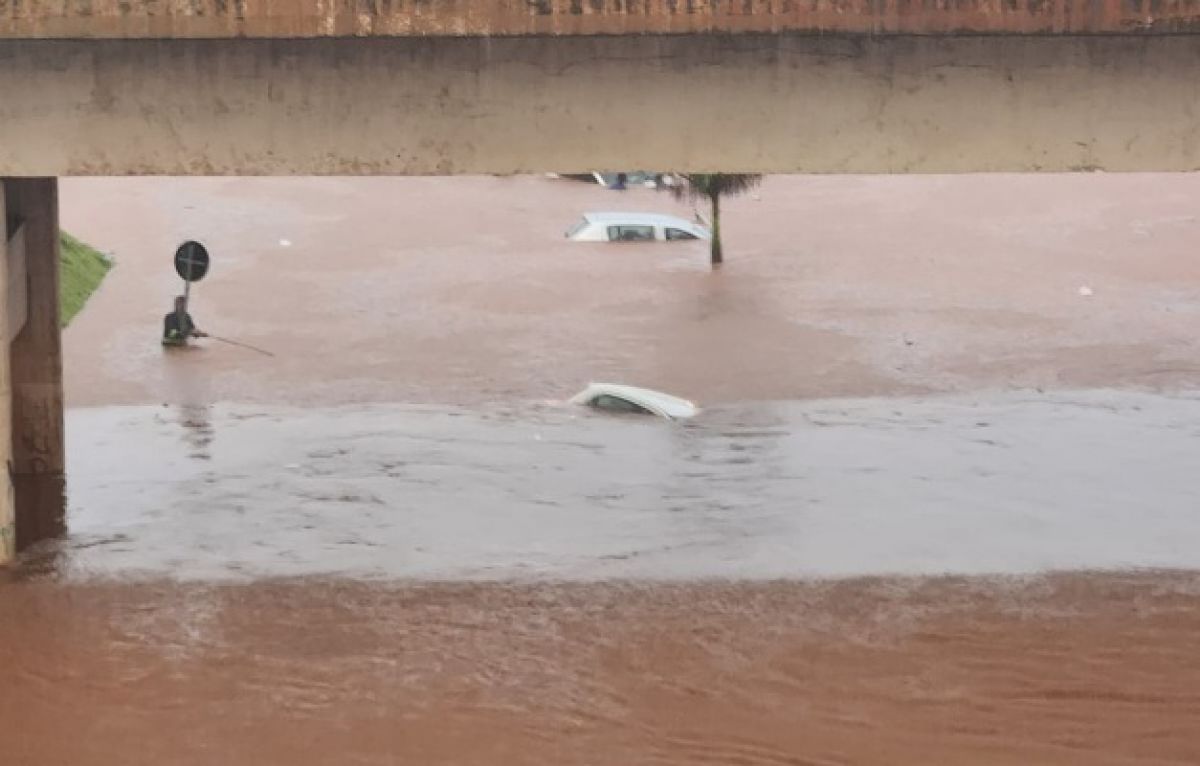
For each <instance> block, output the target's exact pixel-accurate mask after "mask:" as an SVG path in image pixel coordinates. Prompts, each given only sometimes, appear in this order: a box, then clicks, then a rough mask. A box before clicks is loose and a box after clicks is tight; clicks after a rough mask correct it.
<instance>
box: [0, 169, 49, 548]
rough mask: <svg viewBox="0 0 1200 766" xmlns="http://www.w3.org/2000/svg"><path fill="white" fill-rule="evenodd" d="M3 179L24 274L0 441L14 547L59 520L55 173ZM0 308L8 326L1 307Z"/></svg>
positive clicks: (39, 535) (43, 534)
mask: <svg viewBox="0 0 1200 766" xmlns="http://www.w3.org/2000/svg"><path fill="white" fill-rule="evenodd" d="M4 186H5V190H6V195H5V196H6V205H5V207H6V210H7V216H6V218H7V221H8V224H7V225H8V228H9V230H10V231H14V232H15V231H16V230H17V228H18V227H19V228H20V230H21V232H22V236H23V244H24V254H25V264H24V265H25V279H26V280H27V281H26V318H25V325H24V327H22V328H21V330H20V332H18V333H17V334H16V335H15V337H14V338H13V341H12V344H11V345H10V347H9V354H8V360H7V361H8V368H9V369H8V373H9V380H10V386H11V420H10V423H11V437H12V438H11V439H8V440H3V441H6V442H8V443H7V444H6V445H5V447H6V448H8V449H10V450H11V464H10V465H11V481H12V486H13V497H14V499H15V524H16V538H15V541H14V544H15V548H16V550H20V549H22V548H25V547H26V546H28V545H30V544H31V543H34V542H37V541H38V540H42V539H44V538H46V537H51V536H53V535H57V534H59V533H61V532H62V530H63V527H64V517H65V496H64V470H65V449H64V446H65V443H64V434H63V384H62V335H61V331H60V329H59V306H58V303H59V285H58V280H59V276H58V271H59V257H60V254H59V232H58V180H57V179H56V178H8V179H5V181H4ZM5 260H6V261H7V259H5ZM5 271H7V268H6V269H5ZM7 294H8V293H7V289H6V290H5V292H4V295H6V296H7ZM0 313H4V314H5V320H4V322H5V324H6V325H7V323H8V318H7V313H8V312H7V310H6V311H4V312H0ZM0 422H2V421H0ZM0 436H2V435H0ZM0 454H2V453H0ZM2 489H3V487H0V490H2Z"/></svg>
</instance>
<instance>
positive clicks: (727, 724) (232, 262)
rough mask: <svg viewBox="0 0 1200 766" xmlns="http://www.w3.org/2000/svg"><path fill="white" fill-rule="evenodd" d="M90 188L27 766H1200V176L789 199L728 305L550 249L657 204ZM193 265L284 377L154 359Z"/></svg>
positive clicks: (0, 736) (3, 618)
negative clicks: (648, 399)
mask: <svg viewBox="0 0 1200 766" xmlns="http://www.w3.org/2000/svg"><path fill="white" fill-rule="evenodd" d="M63 192H64V193H63V216H64V223H65V225H67V226H68V227H69V228H71V229H72V230H74V231H75V233H77V234H80V235H81V236H83V237H85V238H87V239H89V240H90V241H92V242H94V243H96V244H98V245H99V246H101V247H102V248H105V249H111V250H112V251H114V253H115V255H116V258H117V260H118V264H119V265H118V268H117V269H115V270H114V271H113V273H112V276H111V277H110V278H109V281H108V282H107V283H106V285H105V286H104V288H103V289H102V290H101V292H100V293H99V294H98V295H97V296H96V298H95V299H94V300H93V302H92V303H91V304H90V305H89V306H88V307H87V309H86V310H85V312H84V313H83V314H82V315H81V317H80V318H79V320H77V322H76V324H75V325H74V326H72V328H70V330H69V331H68V333H67V335H66V348H67V359H66V365H67V388H68V390H67V395H68V399H69V401H70V402H71V404H72V406H73V409H72V410H71V411H70V412H69V413H68V419H67V426H68V443H69V455H68V458H69V459H68V469H69V474H70V476H69V484H70V516H69V519H68V522H69V534H68V536H67V537H66V538H64V539H63V540H61V541H56V542H54V543H51V544H48V545H45V546H41V547H40V548H38V549H36V550H34V551H31V552H30V554H29V555H28V556H27V557H26V559H25V560H24V561H23V562H22V566H21V567H20V568H19V569H18V570H16V571H15V572H13V573H11V574H10V575H9V576H8V577H7V580H6V581H5V582H4V583H2V584H0V663H2V666H3V667H4V668H5V674H4V675H3V676H0V678H2V680H0V741H2V742H3V743H4V745H3V752H4V759H3V762H4V763H9V762H12V763H16V764H21V765H22V766H24V764H31V765H39V766H40V764H54V763H71V764H83V765H84V766H92V765H99V764H113V763H120V764H134V765H135V766H137V765H140V764H146V765H147V766H149V765H150V764H155V765H156V766H157V765H158V764H163V763H171V764H197V765H199V764H211V763H223V764H233V765H234V766H241V765H242V764H245V765H246V766H250V765H251V764H253V765H254V766H259V765H260V764H280V766H283V765H284V764H287V765H288V766H294V765H297V764H326V763H345V764H372V765H374V764H380V765H382V764H393V763H399V762H419V763H429V764H481V765H482V764H496V763H504V764H612V763H639V764H640V763H648V764H662V765H664V766H667V765H671V764H695V763H711V764H739V765H741V766H757V765H758V764H763V765H764V766H766V765H769V764H792V765H793V766H795V765H797V764H880V765H881V766H883V765H887V766H892V765H895V764H898V765H900V766H903V765H904V764H928V763H931V762H937V763H964V764H968V763H969V764H1029V763H1038V764H1080V765H1082V764H1088V766H1091V765H1093V764H1150V763H1159V764H1167V763H1172V764H1193V763H1197V762H1200V734H1197V732H1196V727H1195V725H1194V721H1195V720H1198V719H1200V694H1197V692H1196V689H1198V688H1200V655H1198V654H1197V652H1196V651H1195V646H1196V642H1195V636H1196V635H1197V632H1198V630H1200V561H1198V559H1200V553H1197V551H1200V516H1198V515H1197V514H1196V509H1197V508H1198V507H1200V482H1197V481H1196V480H1195V478H1194V476H1195V466H1196V464H1197V457H1198V456H1200V449H1198V447H1200V399H1198V398H1197V396H1196V394H1195V393H1194V392H1195V391H1196V390H1197V388H1198V386H1197V384H1198V383H1200V373H1198V372H1197V365H1196V364H1195V360H1196V359H1197V358H1200V310H1198V308H1197V307H1200V268H1198V267H1197V265H1196V264H1197V262H1196V260H1195V258H1194V253H1195V248H1196V244H1197V242H1198V241H1200V234H1198V231H1200V230H1198V225H1197V221H1196V217H1195V214H1194V211H1193V208H1194V200H1195V199H1197V198H1200V177H1192V176H1158V177H1147V176H1122V177H1114V176H1102V175H1088V176H1074V177H1066V178H1064V177H1049V176H1043V177H1038V178H1021V177H989V178H969V177H964V178H956V179H948V178H885V179H864V178H854V179H845V178H843V179H837V178H817V179H769V181H768V183H767V184H766V185H765V186H764V188H763V190H762V194H761V198H760V199H754V198H745V199H741V200H738V201H735V202H733V203H732V204H730V205H729V206H728V213H727V215H728V220H727V222H726V229H727V233H728V236H729V237H730V240H729V242H728V243H727V255H728V258H729V262H728V264H727V265H726V267H725V269H724V270H723V271H722V272H721V273H719V274H715V275H714V274H710V273H709V272H708V270H707V267H706V264H705V260H704V256H705V254H704V252H703V249H702V248H696V247H692V246H689V245H684V246H681V247H674V246H667V247H664V248H659V249H655V248H621V247H617V248H616V249H613V248H604V247H599V248H598V247H589V246H582V247H575V246H572V245H570V244H568V243H564V242H563V241H562V238H561V231H562V230H563V229H565V228H566V226H567V225H569V223H570V221H571V220H573V219H574V217H576V216H577V215H578V214H579V213H581V212H583V211H584V210H587V209H602V208H612V207H616V206H621V207H629V208H634V209H664V208H666V209H668V210H672V209H674V210H676V211H679V209H678V208H676V207H675V204H676V203H673V202H671V201H669V200H665V198H663V197H661V196H658V195H654V194H652V193H649V192H634V193H630V194H629V195H627V196H624V197H614V195H612V194H609V193H607V192H604V191H603V190H599V189H596V188H591V187H586V186H577V185H574V184H562V183H554V182H550V181H546V180H544V179H528V178H525V179H521V178H518V179H455V180H445V179H356V180H347V179H321V180H317V179H305V180H286V181H285V180H274V179H195V180H187V181H160V180H154V179H121V180H117V179H105V180H86V181H84V180H78V181H67V182H64V190H63ZM614 200H619V202H614ZM679 212H685V213H686V211H679ZM197 232H203V234H204V236H203V237H202V238H203V239H205V241H206V243H207V244H209V246H210V249H211V250H212V251H213V254H214V263H215V266H214V271H213V274H212V276H211V277H210V278H209V280H207V281H206V282H204V283H203V284H202V285H201V286H200V288H199V290H198V293H197V303H196V307H195V309H194V311H195V313H196V315H197V319H198V321H199V322H200V324H201V326H203V327H205V328H206V329H209V330H210V331H213V332H215V333H218V334H222V335H228V336H231V337H235V338H238V339H240V340H245V341H248V342H251V343H254V344H256V345H260V346H264V347H267V348H269V349H271V350H272V351H274V352H276V354H277V356H276V357H275V358H268V357H264V356H261V355H255V354H253V353H251V352H247V351H245V350H244V349H237V348H233V347H228V346H220V345H216V344H208V345H206V346H205V347H203V348H201V349H197V350H194V351H190V352H187V353H184V354H163V353H162V351H161V349H160V348H159V347H158V345H157V343H156V339H155V335H156V333H157V332H158V325H159V322H160V317H161V314H162V313H164V312H165V311H166V309H167V306H168V305H169V297H170V295H171V294H172V293H173V291H174V290H175V289H176V287H177V285H176V282H177V280H175V279H174V278H173V277H172V276H171V274H170V271H169V261H168V258H169V254H170V252H171V251H172V250H173V248H174V246H175V244H177V242H178V241H179V240H181V239H184V238H186V237H190V236H197ZM1081 287H1087V288H1088V290H1087V291H1085V292H1087V293H1089V294H1087V295H1083V294H1081V290H1080V288H1081ZM593 379H615V380H621V381H628V382H633V383H640V384H643V385H651V386H657V387H662V388H665V389H668V390H671V391H675V392H678V393H681V394H684V395H686V396H689V397H691V398H694V399H697V400H698V401H699V402H700V403H701V404H703V405H705V411H704V412H703V413H702V414H701V416H700V417H699V418H697V419H696V420H694V421H692V422H689V423H666V422H660V421H653V420H651V421H645V420H641V419H637V418H633V419H630V418H612V417H604V416H599V415H595V414H589V413H587V412H581V411H579V410H577V409H575V408H573V407H568V406H565V405H562V404H560V403H559V402H561V400H562V398H564V397H566V396H568V395H570V394H571V393H573V392H574V391H575V390H576V389H577V388H579V387H581V386H582V385H584V384H585V383H587V382H588V381H589V380H593Z"/></svg>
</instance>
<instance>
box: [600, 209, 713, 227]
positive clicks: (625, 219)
mask: <svg viewBox="0 0 1200 766" xmlns="http://www.w3.org/2000/svg"><path fill="white" fill-rule="evenodd" d="M583 217H584V218H586V219H587V220H588V221H590V222H592V223H608V224H629V225H633V226H639V225H640V226H674V227H676V228H679V229H684V230H691V229H694V228H697V226H696V224H694V223H692V222H691V221H688V220H685V219H683V218H679V217H678V216H673V215H662V214H661V213H607V212H604V213H584V214H583Z"/></svg>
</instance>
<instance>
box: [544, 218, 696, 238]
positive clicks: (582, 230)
mask: <svg viewBox="0 0 1200 766" xmlns="http://www.w3.org/2000/svg"><path fill="white" fill-rule="evenodd" d="M566 237H567V239H570V240H574V241H575V242H675V241H679V240H692V239H703V240H708V239H711V238H712V234H711V233H709V231H708V229H706V228H705V227H703V226H701V225H700V224H698V223H692V222H691V221H685V220H684V219H682V218H677V217H675V216H673V215H659V214H658V213H585V214H584V216H583V218H581V219H580V220H579V222H578V223H576V224H575V225H574V226H572V227H571V228H570V229H568V230H567V234H566Z"/></svg>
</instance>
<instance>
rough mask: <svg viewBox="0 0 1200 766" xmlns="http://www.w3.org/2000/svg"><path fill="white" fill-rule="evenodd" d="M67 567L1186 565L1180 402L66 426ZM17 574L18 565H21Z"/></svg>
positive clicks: (1073, 400)
mask: <svg viewBox="0 0 1200 766" xmlns="http://www.w3.org/2000/svg"><path fill="white" fill-rule="evenodd" d="M69 424H70V430H71V441H70V444H71V448H70V465H71V471H72V476H73V477H74V478H73V479H72V483H71V497H72V501H71V505H72V507H71V515H70V519H71V535H70V537H69V538H67V539H66V540H65V541H63V542H62V543H61V544H59V545H56V546H49V547H47V548H45V549H43V551H42V552H41V555H42V557H43V559H44V561H43V564H42V565H43V566H46V563H45V562H46V561H49V562H52V567H51V568H52V569H53V570H54V571H57V572H59V573H60V574H61V575H65V576H69V577H70V578H71V579H89V578H92V577H95V576H104V577H115V578H121V577H124V576H128V575H130V574H139V573H141V574H144V575H148V576H155V575H166V576H168V577H170V578H171V579H176V580H225V579H231V578H232V579H238V580H244V579H247V578H261V577H278V576H286V577H297V576H311V575H337V576H342V577H353V578H356V579H361V578H367V579H434V580H479V579H485V580H528V579H552V580H605V579H614V578H616V579H649V580H664V579H665V580H694V579H711V578H718V579H754V580H764V579H780V578H788V579H796V578H814V577H818V578H828V577H847V576H862V575H879V574H903V575H929V574H935V575H936V574H946V573H951V574H970V575H978V574H996V573H1035V572H1040V571H1045V570H1066V569H1076V570H1077V569H1124V568H1129V567H1142V568H1146V567H1152V568H1196V569H1200V514H1198V513H1197V512H1196V511H1197V509H1200V482H1197V481H1195V480H1194V471H1195V468H1196V463H1195V459H1196V457H1197V455H1198V454H1200V451H1198V450H1200V396H1195V397H1190V396H1165V395H1157V394H1148V393H1141V394H1138V393H1128V392H1115V391H1109V392H1092V393H1081V392H1074V393H1060V394H1044V395H1037V394H1034V395H1029V394H1008V395H992V396H989V397H987V398H986V399H983V400H980V399H978V398H970V397H962V396H959V397H933V398H924V399H904V398H889V399H855V400H840V401H818V402H811V403H792V404H784V403H773V404H768V403H758V404H747V405H738V406H734V405H726V406H722V407H717V408H714V409H710V410H708V411H705V412H703V413H701V415H700V416H699V417H697V418H695V419H694V420H692V421H689V422H681V423H670V422H666V421H660V420H657V419H643V418H640V417H636V416H624V417H620V416H616V417H611V416H604V415H599V414H590V411H588V410H584V409H582V408H577V407H574V406H571V405H557V406H556V405H550V404H546V405H525V406H506V407H497V406H492V407H485V408H472V409H446V408H435V407H431V406H425V407H412V406H407V407H401V406H396V405H374V406H370V407H340V408H333V409H318V410H305V409H294V408H278V407H276V408H264V407H255V406H230V405H218V406H214V407H122V408H105V409H95V410H77V411H74V412H72V413H71V417H70V422H69ZM29 564H30V566H31V567H33V566H34V565H35V562H34V561H30V562H29Z"/></svg>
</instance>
